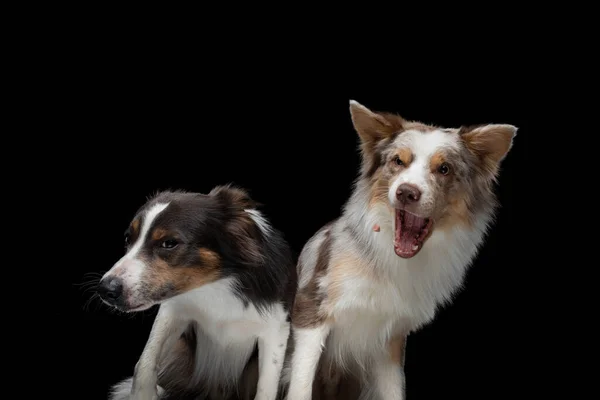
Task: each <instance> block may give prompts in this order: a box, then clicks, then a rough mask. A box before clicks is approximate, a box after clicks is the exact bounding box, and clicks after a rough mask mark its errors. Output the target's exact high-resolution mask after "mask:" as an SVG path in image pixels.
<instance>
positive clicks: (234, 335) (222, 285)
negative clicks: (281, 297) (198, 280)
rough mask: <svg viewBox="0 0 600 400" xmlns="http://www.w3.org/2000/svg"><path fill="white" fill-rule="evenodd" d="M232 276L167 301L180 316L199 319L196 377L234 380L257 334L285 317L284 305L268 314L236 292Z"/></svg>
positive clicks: (248, 355)
mask: <svg viewBox="0 0 600 400" xmlns="http://www.w3.org/2000/svg"><path fill="white" fill-rule="evenodd" d="M231 285H232V281H231V280H221V281H218V282H216V283H212V284H209V285H206V286H204V287H202V288H200V289H196V290H193V291H191V292H188V293H186V294H184V295H181V296H178V297H175V298H173V299H171V300H169V301H168V302H165V303H164V304H163V305H162V307H166V308H168V309H169V310H170V311H171V312H173V313H174V314H176V315H177V316H178V317H179V318H181V317H183V318H184V319H185V320H188V321H189V322H192V321H193V322H196V325H197V327H198V332H197V339H198V341H197V343H198V344H197V350H196V373H195V377H194V379H193V381H195V382H201V381H205V380H207V379H209V380H210V381H213V382H223V383H230V384H233V383H235V382H236V380H237V379H238V378H239V376H240V375H241V373H242V371H243V369H244V366H245V364H246V362H247V361H248V359H249V357H250V355H251V354H252V352H253V350H254V348H255V345H256V342H257V338H258V337H259V336H260V335H261V334H263V333H264V332H265V331H266V330H268V329H269V327H270V326H272V324H277V323H280V321H281V320H285V315H284V312H283V308H282V307H281V305H279V304H276V305H274V306H273V307H272V308H271V309H270V311H269V312H267V313H266V314H265V315H261V314H259V312H258V311H257V310H256V308H255V307H254V306H253V305H252V304H248V305H247V306H245V305H244V304H243V302H242V301H241V300H240V299H238V298H237V297H236V296H234V294H233V292H232V290H231Z"/></svg>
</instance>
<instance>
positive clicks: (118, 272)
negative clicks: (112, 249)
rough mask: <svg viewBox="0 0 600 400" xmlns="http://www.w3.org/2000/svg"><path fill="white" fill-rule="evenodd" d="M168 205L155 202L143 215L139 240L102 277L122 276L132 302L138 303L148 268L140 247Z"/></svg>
mask: <svg viewBox="0 0 600 400" xmlns="http://www.w3.org/2000/svg"><path fill="white" fill-rule="evenodd" d="M168 206H169V203H159V204H155V205H154V206H152V207H151V208H149V209H148V210H147V211H146V212H145V214H144V215H143V216H142V226H141V230H140V234H139V235H138V237H137V240H136V241H135V243H133V244H132V245H131V247H130V249H129V251H128V252H127V254H125V255H124V256H123V257H121V259H120V260H119V261H117V262H116V263H115V265H114V266H113V267H112V268H111V269H110V270H109V271H108V272H107V273H106V274H104V276H103V277H102V279H105V278H106V277H110V276H116V277H119V278H121V280H122V282H123V286H124V287H125V288H127V293H129V298H128V299H127V301H128V302H129V303H130V304H136V303H138V301H137V300H136V297H137V291H138V289H139V287H140V284H141V283H142V282H143V280H144V272H145V271H146V269H147V266H146V264H145V263H144V262H143V261H142V260H140V259H139V258H138V255H139V252H140V249H141V248H142V246H143V245H144V243H145V242H146V237H147V236H148V232H149V231H150V227H151V226H152V223H153V222H154V220H155V219H156V217H157V216H158V215H159V214H160V213H161V212H163V211H164V210H165V209H166V208H167V207H168ZM152 305H153V303H146V304H142V306H141V307H139V308H136V309H134V310H132V311H141V310H144V309H147V308H150V307H151V306H152Z"/></svg>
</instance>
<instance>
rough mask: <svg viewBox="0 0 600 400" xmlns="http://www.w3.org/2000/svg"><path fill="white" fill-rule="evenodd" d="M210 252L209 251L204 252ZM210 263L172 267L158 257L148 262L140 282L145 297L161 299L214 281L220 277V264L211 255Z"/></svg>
mask: <svg viewBox="0 0 600 400" xmlns="http://www.w3.org/2000/svg"><path fill="white" fill-rule="evenodd" d="M204 254H210V253H206V252H205V253H204ZM209 257H210V261H211V263H207V264H204V265H198V266H185V267H173V266H171V265H169V264H168V263H167V262H165V261H164V260H162V259H160V258H156V259H154V260H152V261H151V262H149V267H150V268H148V275H147V276H146V278H145V279H144V282H143V284H142V286H143V287H142V290H143V291H144V292H147V293H148V294H147V297H149V298H153V299H155V300H161V299H163V298H166V297H172V296H174V295H176V294H179V293H183V292H186V291H188V290H191V289H195V288H198V287H201V286H204V285H206V284H208V283H211V282H214V281H216V280H217V279H219V277H220V275H221V274H220V264H219V263H218V262H215V260H214V258H212V256H209Z"/></svg>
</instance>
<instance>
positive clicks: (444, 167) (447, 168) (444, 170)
mask: <svg viewBox="0 0 600 400" xmlns="http://www.w3.org/2000/svg"><path fill="white" fill-rule="evenodd" d="M438 172H439V173H440V174H442V175H448V174H449V173H450V166H449V165H448V164H447V163H443V164H442V165H440V167H439V168H438Z"/></svg>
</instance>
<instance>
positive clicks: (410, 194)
mask: <svg viewBox="0 0 600 400" xmlns="http://www.w3.org/2000/svg"><path fill="white" fill-rule="evenodd" d="M396 198H397V199H398V200H400V202H401V203H403V204H410V203H416V202H417V201H419V199H420V198H421V191H420V190H419V189H417V188H416V187H415V186H413V185H409V184H408V183H403V184H402V185H400V186H398V189H396Z"/></svg>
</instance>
